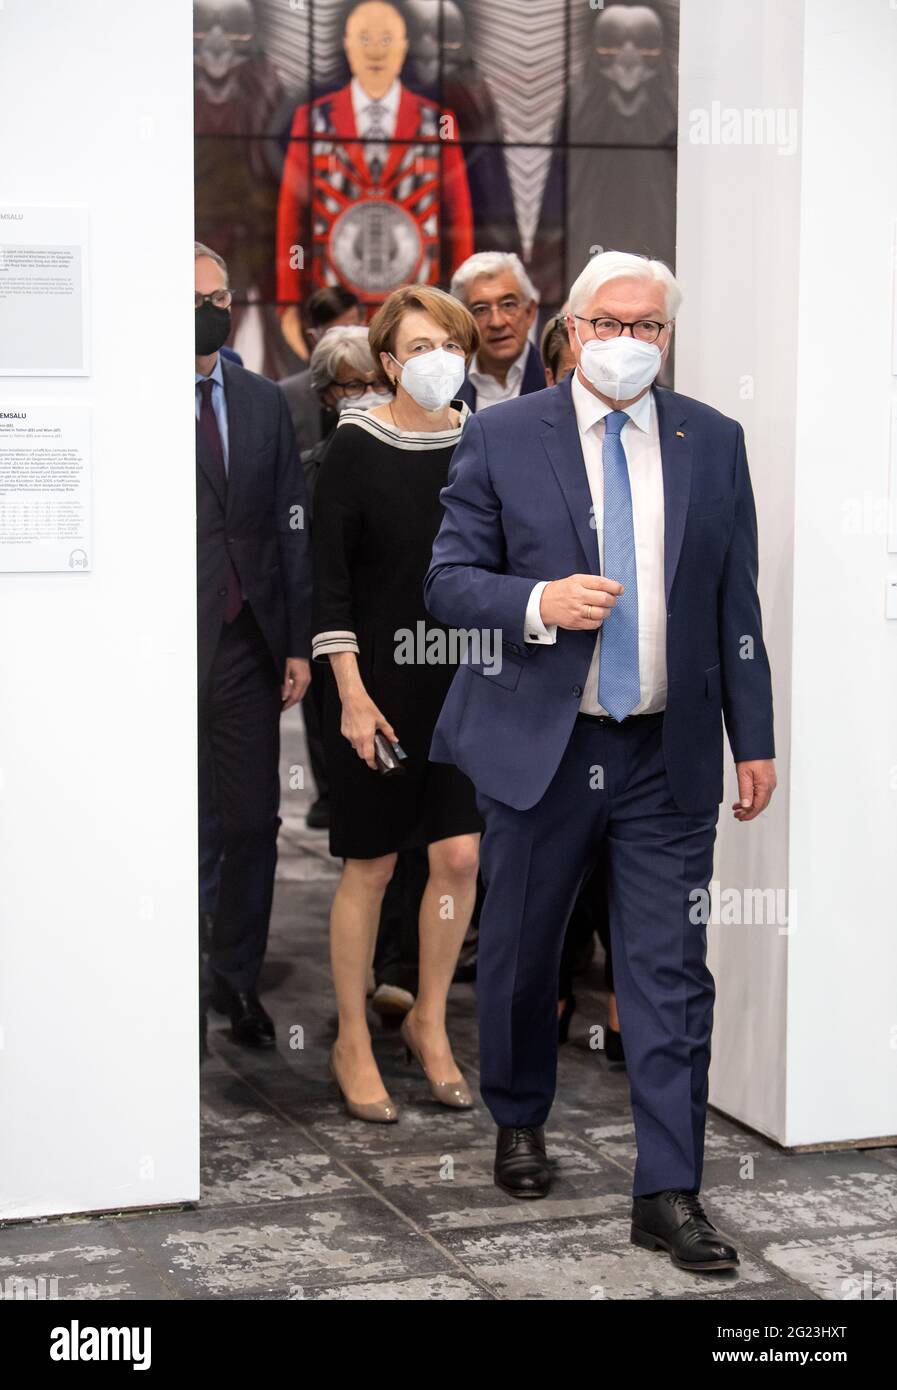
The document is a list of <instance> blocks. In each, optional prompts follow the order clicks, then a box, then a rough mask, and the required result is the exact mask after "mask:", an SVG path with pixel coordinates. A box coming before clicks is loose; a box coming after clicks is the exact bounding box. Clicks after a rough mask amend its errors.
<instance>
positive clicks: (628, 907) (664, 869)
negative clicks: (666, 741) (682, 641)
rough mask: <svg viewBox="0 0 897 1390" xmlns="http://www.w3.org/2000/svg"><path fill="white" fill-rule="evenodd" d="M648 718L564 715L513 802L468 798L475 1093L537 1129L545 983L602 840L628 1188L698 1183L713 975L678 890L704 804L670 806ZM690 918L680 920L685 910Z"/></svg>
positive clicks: (704, 834) (550, 1046)
mask: <svg viewBox="0 0 897 1390" xmlns="http://www.w3.org/2000/svg"><path fill="white" fill-rule="evenodd" d="M662 731H663V715H662V714H658V715H648V716H645V717H643V718H634V719H632V720H627V721H624V722H623V723H622V724H619V725H599V724H593V723H591V722H589V721H587V720H583V719H577V721H576V724H575V726H574V729H573V733H572V735H571V738H570V742H569V744H568V746H567V749H566V751H565V753H564V756H563V758H562V760H561V763H560V765H559V767H558V770H557V772H556V774H555V776H554V779H553V781H552V782H551V784H550V785H549V787H548V790H547V792H546V793H545V795H544V796H543V797H542V799H541V801H539V802H537V804H536V805H535V806H533V807H531V808H530V809H529V810H525V811H517V810H514V809H513V808H512V807H510V806H507V805H505V804H504V803H503V802H500V801H495V800H493V799H492V798H490V797H486V796H483V795H482V794H480V795H478V798H477V800H478V804H479V808H480V812H481V814H482V815H483V817H484V819H485V821H486V832H485V835H484V837H483V841H482V851H481V863H482V872H483V878H484V881H485V884H486V897H485V902H484V905H483V910H482V914H481V917H480V945H479V961H478V994H479V1014H480V1052H481V1067H480V1079H481V1087H480V1089H481V1093H482V1096H483V1100H484V1101H485V1103H486V1105H487V1106H488V1108H489V1110H490V1111H491V1113H492V1116H493V1118H494V1119H495V1121H496V1123H497V1124H499V1125H514V1126H524V1125H541V1124H544V1122H545V1120H546V1118H547V1116H548V1112H549V1110H550V1108H551V1104H552V1101H553V1099H554V1093H555V1084H556V1076H557V981H558V966H559V963H560V958H561V950H562V946H563V940H564V930H565V927H566V924H567V921H568V919H569V917H570V913H571V910H572V908H573V904H574V902H575V900H576V895H577V893H578V891H579V887H580V884H581V882H582V880H583V877H584V874H585V873H586V871H587V869H588V868H589V867H590V865H591V864H592V863H593V862H594V859H595V858H596V856H597V852H598V848H599V845H600V844H601V843H602V842H603V843H604V846H605V850H606V869H607V876H608V898H609V914H610V933H611V944H612V952H613V962H614V987H615V993H616V997H617V1006H618V1009H619V1013H620V1028H621V1031H622V1036H623V1044H624V1047H625V1049H626V1061H627V1065H628V1070H629V1080H630V1087H631V1099H632V1110H633V1117H634V1120H635V1130H636V1140H637V1144H638V1158H637V1162H636V1168H635V1176H634V1183H633V1194H634V1195H635V1196H640V1195H643V1194H645V1193H649V1192H658V1191H660V1190H661V1189H663V1188H681V1189H697V1188H699V1187H700V1185H701V1171H702V1166H703V1157H704V1125H705V1119H706V1110H707V1073H708V1069H709V1065H710V1034H711V1028H712V1023H713V1002H714V993H715V990H714V983H713V977H712V975H711V974H710V971H709V970H708V968H707V965H706V927H705V925H703V923H702V922H701V920H700V918H701V912H700V905H698V907H697V908H696V907H695V906H694V899H692V898H690V896H689V895H690V894H692V893H693V892H694V890H698V889H705V888H706V887H707V885H708V884H709V882H710V878H711V875H712V871H713V845H714V840H715V838H716V824H717V819H718V816H719V808H718V807H714V808H713V810H711V811H708V812H707V813H706V814H703V815H686V814H685V813H684V812H683V811H681V810H680V809H679V808H678V806H677V805H676V803H675V802H674V800H673V798H672V796H671V794H670V788H669V784H668V781H667V775H666V770H665V767H664V758H663V748H662ZM693 918H694V919H695V920H692V919H693Z"/></svg>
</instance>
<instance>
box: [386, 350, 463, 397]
mask: <svg viewBox="0 0 897 1390" xmlns="http://www.w3.org/2000/svg"><path fill="white" fill-rule="evenodd" d="M389 355H390V357H392V360H393V362H395V364H396V366H397V367H401V368H402V375H401V378H400V380H401V382H402V385H403V386H404V388H405V390H406V391H407V392H408V394H409V396H412V397H413V398H414V400H416V401H417V403H418V405H419V406H420V407H421V408H422V409H423V410H442V408H443V407H444V406H446V405H448V403H449V401H451V400H453V399H454V397H455V396H456V395H457V393H458V389H459V387H460V386H461V383H462V381H463V380H464V371H465V367H464V358H463V357H459V356H458V354H457V353H456V352H446V350H445V348H433V349H432V350H431V351H430V352H421V353H418V354H417V355H416V356H414V357H409V358H408V361H407V362H400V361H399V360H398V358H396V357H393V355H392V353H390V354H389Z"/></svg>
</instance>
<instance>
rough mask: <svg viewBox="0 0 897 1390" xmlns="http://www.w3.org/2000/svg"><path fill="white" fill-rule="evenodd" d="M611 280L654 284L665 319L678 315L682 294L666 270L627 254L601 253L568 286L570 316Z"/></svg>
mask: <svg viewBox="0 0 897 1390" xmlns="http://www.w3.org/2000/svg"><path fill="white" fill-rule="evenodd" d="M611 280H654V281H655V282H656V283H657V284H659V285H662V286H663V290H664V295H665V298H666V306H667V308H666V312H667V317H668V318H670V319H674V318H675V317H676V315H677V313H678V312H679V305H680V304H681V303H682V291H681V290H680V288H679V284H678V282H677V280H676V277H675V276H674V275H673V272H672V271H671V270H670V268H669V266H667V265H664V263H663V261H652V260H649V259H648V257H647V256H634V255H632V254H631V252H629V251H601V252H599V253H598V255H596V256H593V257H592V259H591V260H590V261H589V263H588V265H587V266H586V268H585V270H584V271H583V272H582V274H581V275H579V276H578V278H577V279H576V280H574V282H573V284H572V285H571V286H570V294H569V296H568V297H569V301H570V312H571V313H573V314H577V313H579V312H581V310H583V309H585V308H586V307H587V305H588V303H589V301H590V300H591V299H592V298H594V296H595V294H596V292H597V291H598V290H600V289H601V286H602V285H606V284H608V282H609V281H611Z"/></svg>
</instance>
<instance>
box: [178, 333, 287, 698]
mask: <svg viewBox="0 0 897 1390" xmlns="http://www.w3.org/2000/svg"><path fill="white" fill-rule="evenodd" d="M221 365H222V370H223V373H224V393H225V400H226V403H227V428H228V481H227V492H226V493H222V491H221V489H220V485H219V480H218V479H217V478H216V475H215V470H214V468H212V467H211V466H209V464H208V463H207V461H206V460H205V458H204V456H203V448H202V445H201V442H200V441H199V437H198V436H197V452H196V550H197V598H198V631H197V636H198V648H199V651H198V667H199V670H198V676H199V682H200V684H202V682H203V681H204V680H205V678H206V676H207V675H208V672H209V668H210V666H211V664H212V658H213V657H214V655H215V649H216V647H217V645H218V640H219V638H220V636H221V626H222V623H223V621H224V602H225V598H224V596H225V594H226V589H225V588H224V576H225V575H226V566H227V555H228V553H229V554H230V555H231V557H232V558H233V562H234V564H235V566H236V569H237V573H238V574H239V576H240V582H241V584H242V586H243V592H244V594H245V595H246V598H247V600H248V601H249V603H250V605H251V607H252V611H253V614H254V615H255V619H256V621H257V623H258V625H259V627H260V628H261V630H262V633H263V635H264V637H265V641H266V643H267V645H268V648H269V650H270V652H271V656H272V657H273V659H274V664H275V666H276V667H277V670H278V672H279V673H280V674H281V676H282V674H283V669H284V664H285V662H286V659H287V657H288V656H295V657H307V656H309V655H310V645H311V562H310V559H309V551H308V528H307V521H308V518H307V514H306V495H305V475H304V473H303V471H302V465H301V464H300V462H299V454H298V451H297V449H296V438H295V435H294V434H293V426H292V423H291V421H290V412H289V410H288V408H287V403H286V400H285V399H284V396H283V393H282V391H281V390H280V388H279V387H278V386H277V385H276V384H275V383H274V382H273V381H269V380H268V379H267V377H263V376H256V374H255V373H254V372H248V371H247V370H246V369H245V368H244V367H238V366H237V365H236V364H235V363H234V362H232V361H229V360H228V358H226V357H224V358H222V364H221Z"/></svg>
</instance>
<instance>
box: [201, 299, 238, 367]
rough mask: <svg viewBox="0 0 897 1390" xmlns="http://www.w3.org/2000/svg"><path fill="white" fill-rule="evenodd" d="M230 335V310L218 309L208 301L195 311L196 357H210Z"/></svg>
mask: <svg viewBox="0 0 897 1390" xmlns="http://www.w3.org/2000/svg"><path fill="white" fill-rule="evenodd" d="M229 335H230V309H218V308H216V306H215V305H214V304H211V303H210V302H209V301H208V300H206V301H205V303H204V304H200V306H199V308H198V309H197V310H196V355H197V357H211V355H212V353H213V352H217V351H218V349H219V348H220V347H223V346H224V344H225V343H226V342H227V340H228V337H229Z"/></svg>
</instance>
